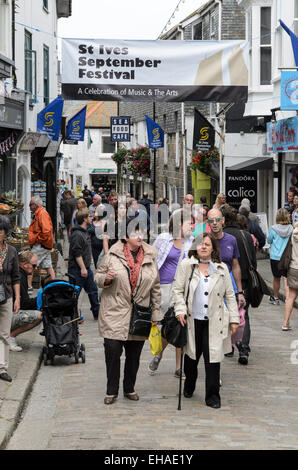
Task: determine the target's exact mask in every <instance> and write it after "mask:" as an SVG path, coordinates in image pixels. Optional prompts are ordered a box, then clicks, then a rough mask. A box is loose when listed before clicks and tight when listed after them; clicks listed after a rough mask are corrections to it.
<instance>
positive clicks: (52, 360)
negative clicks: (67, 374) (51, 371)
mask: <svg viewBox="0 0 298 470" xmlns="http://www.w3.org/2000/svg"><path fill="white" fill-rule="evenodd" d="M48 360H50V361H51V365H53V364H54V355H53V354H51V355H50V356H49V354H48V348H47V347H46V346H44V348H43V363H44V365H45V366H47V365H48Z"/></svg>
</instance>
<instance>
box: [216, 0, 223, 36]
mask: <svg viewBox="0 0 298 470" xmlns="http://www.w3.org/2000/svg"><path fill="white" fill-rule="evenodd" d="M221 1H222V0H215V3H216V4H217V5H218V40H219V41H221V22H222V3H221Z"/></svg>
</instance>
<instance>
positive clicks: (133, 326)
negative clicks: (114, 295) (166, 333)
mask: <svg viewBox="0 0 298 470" xmlns="http://www.w3.org/2000/svg"><path fill="white" fill-rule="evenodd" d="M127 271H128V279H129V283H130V285H131V282H130V275H129V269H128V268H127ZM131 287H132V286H131ZM131 303H132V308H131V317H130V324H129V334H130V335H133V336H145V337H146V338H148V336H149V334H150V330H151V325H152V321H151V317H152V304H151V301H150V305H149V306H148V307H144V306H143V305H140V304H138V303H137V302H135V301H134V297H133V295H132V294H131Z"/></svg>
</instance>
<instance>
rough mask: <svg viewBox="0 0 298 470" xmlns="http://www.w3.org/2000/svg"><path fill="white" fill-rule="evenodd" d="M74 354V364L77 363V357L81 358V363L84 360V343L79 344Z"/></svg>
mask: <svg viewBox="0 0 298 470" xmlns="http://www.w3.org/2000/svg"><path fill="white" fill-rule="evenodd" d="M74 356H75V363H76V364H78V362H79V358H81V359H82V362H83V363H85V362H86V356H85V345H84V344H81V346H80V349H79V350H78V351H76V352H75V354H74Z"/></svg>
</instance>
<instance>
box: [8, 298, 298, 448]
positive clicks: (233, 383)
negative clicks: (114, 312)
mask: <svg viewBox="0 0 298 470" xmlns="http://www.w3.org/2000/svg"><path fill="white" fill-rule="evenodd" d="M87 300H88V299H87V296H86V295H84V296H82V297H81V299H80V301H81V305H82V307H81V308H82V313H84V315H85V318H86V319H85V322H84V323H83V324H82V325H81V327H80V330H81V333H82V336H81V342H83V343H85V345H86V363H85V364H82V363H81V362H80V363H79V364H75V363H74V359H73V358H67V357H60V358H59V357H57V358H55V365H54V366H51V365H48V366H46V367H45V366H44V365H43V364H42V366H41V368H40V371H39V373H38V376H37V380H36V382H35V385H34V387H33V392H32V394H31V397H30V400H29V402H28V406H27V407H26V410H25V413H24V416H23V419H22V420H21V422H20V424H19V426H18V428H17V430H16V432H15V434H14V435H13V437H12V439H11V440H10V442H9V444H8V447H7V449H9V450H15V449H19V450H21V449H43V450H46V449H51V450H53V449H57V450H59V449H68V450H72V449H73V450H75V449H85V450H86V449H88V450H93V449H105V450H111V449H114V450H117V449H126V450H127V449H131V450H135V449H147V450H150V449H154V450H159V449H166V450H171V449H173V450H175V449H177V450H179V449H180V450H181V449H190V450H192V449H202V450H203V449H204V450H207V449H208V450H216V449H230V450H231V449H234V450H237V449H239V450H240V449H297V448H298V443H297V435H298V395H297V370H298V369H297V368H298V364H295V362H298V361H297V357H296V353H295V349H297V344H298V343H297V342H296V343H295V341H297V340H298V336H297V329H298V318H297V310H295V311H294V312H293V320H292V326H293V330H292V331H289V332H283V331H281V325H282V316H283V307H284V303H283V302H281V305H280V306H272V305H270V304H269V303H268V298H264V300H263V303H262V305H261V307H260V308H259V309H251V314H250V318H251V328H252V339H251V349H252V352H251V355H250V357H249V363H248V365H247V366H242V365H240V364H239V363H238V353H235V356H234V357H233V358H225V359H224V362H223V363H222V369H221V377H222V382H223V386H222V388H221V400H222V407H221V409H219V410H213V409H211V408H209V407H206V406H205V403H204V380H205V379H204V367H203V362H202V363H201V364H200V367H199V378H198V383H197V390H196V393H195V394H194V396H193V398H192V399H186V398H183V399H182V410H180V411H178V410H177V405H178V387H179V381H178V380H177V379H176V378H175V377H174V376H173V374H174V367H175V361H174V356H175V353H174V349H173V348H172V347H168V348H167V350H166V353H165V355H164V359H163V360H162V362H161V363H160V367H159V369H158V372H157V373H156V375H155V376H150V375H149V374H148V372H147V367H148V363H149V361H150V359H151V357H152V356H151V352H150V346H149V342H146V343H145V347H144V350H143V353H142V357H141V364H140V370H139V374H138V380H137V385H136V390H137V392H138V393H139V394H140V401H139V402H131V401H129V400H127V399H125V398H124V397H123V394H122V387H120V392H119V397H118V400H117V402H116V403H115V404H113V405H111V406H106V405H104V403H103V399H104V396H105V391H106V390H105V387H106V378H105V363H104V351H103V340H102V338H99V336H98V329H97V322H95V321H94V320H93V319H92V318H91V314H90V313H89V312H88V310H89V306H88V303H87V302H86V301H87ZM293 362H294V363H293Z"/></svg>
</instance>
